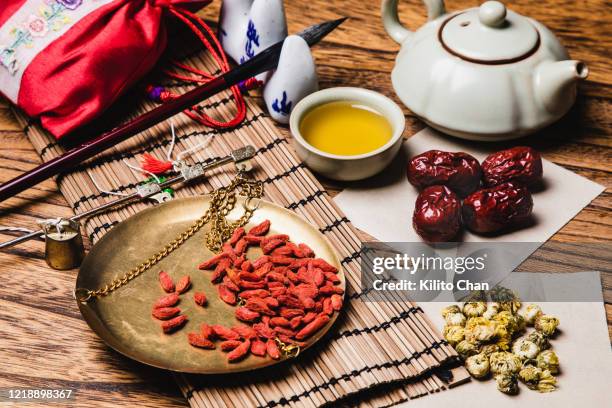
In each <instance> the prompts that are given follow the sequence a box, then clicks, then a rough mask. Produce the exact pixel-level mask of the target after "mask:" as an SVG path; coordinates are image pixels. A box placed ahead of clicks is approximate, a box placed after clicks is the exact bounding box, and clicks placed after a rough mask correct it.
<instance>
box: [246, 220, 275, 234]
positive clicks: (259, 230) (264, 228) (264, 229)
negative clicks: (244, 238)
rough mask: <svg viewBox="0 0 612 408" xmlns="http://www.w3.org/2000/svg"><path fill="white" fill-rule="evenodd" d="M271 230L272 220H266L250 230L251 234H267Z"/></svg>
mask: <svg viewBox="0 0 612 408" xmlns="http://www.w3.org/2000/svg"><path fill="white" fill-rule="evenodd" d="M269 230H270V220H265V221H263V222H262V223H261V224H258V225H256V226H254V227H253V228H251V229H250V230H249V235H265V234H267V233H268V231H269Z"/></svg>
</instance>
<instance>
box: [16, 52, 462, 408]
mask: <svg viewBox="0 0 612 408" xmlns="http://www.w3.org/2000/svg"><path fill="white" fill-rule="evenodd" d="M183 62H185V63H188V64H190V65H192V66H196V67H198V68H200V69H204V70H207V71H208V72H214V71H215V68H214V67H215V65H214V63H213V61H212V59H210V58H209V57H208V54H205V53H200V54H198V55H195V56H193V55H192V56H190V57H186V58H185V59H184V61H183ZM166 85H167V86H172V87H173V88H174V89H173V90H174V91H175V92H179V93H182V92H185V91H186V90H187V89H189V87H190V84H188V83H182V82H174V83H167V84H166ZM153 107H154V105H153V104H152V103H151V102H148V101H146V100H144V99H143V100H142V101H141V102H140V103H138V104H137V105H136V106H134V109H133V111H132V112H129V113H128V114H129V115H132V116H135V115H138V114H140V113H142V112H144V111H146V110H149V109H151V108H153ZM201 109H202V110H204V111H205V112H208V113H210V114H212V115H214V116H216V117H218V118H223V119H229V118H230V116H231V114H232V113H233V109H234V108H233V104H232V98H231V96H230V94H229V93H226V94H220V95H217V96H216V97H214V98H211V99H210V100H208V101H206V105H201ZM247 111H248V113H247V118H246V120H245V121H244V122H243V124H242V125H241V126H240V127H239V128H236V129H233V130H211V129H206V128H203V127H202V126H200V125H198V124H196V123H195V122H193V121H191V120H190V119H188V118H187V117H186V116H185V115H183V114H179V115H177V116H176V117H174V118H173V122H174V124H175V126H176V131H177V145H176V147H175V149H176V150H175V152H179V151H183V150H186V149H189V148H193V147H195V146H197V145H198V144H200V143H202V142H203V141H204V140H205V139H206V138H210V143H209V144H208V145H207V147H206V148H205V149H204V150H198V151H196V152H195V153H194V154H193V155H192V156H191V158H192V159H193V160H196V161H210V160H212V159H214V158H216V157H221V156H224V155H226V154H227V153H229V152H230V151H231V150H233V149H236V148H238V147H241V146H244V145H247V144H251V145H253V146H254V147H255V148H256V149H257V156H256V157H255V159H254V160H253V163H254V165H255V168H254V170H253V172H252V175H253V176H254V177H256V178H258V179H260V180H263V182H264V184H265V198H266V199H268V200H270V201H273V202H275V203H277V204H279V205H282V206H284V207H285V208H288V209H290V210H292V211H294V212H296V213H297V214H299V215H300V216H302V217H303V218H304V219H306V220H308V221H309V222H310V223H312V224H313V225H315V226H317V227H318V228H319V229H320V231H321V232H322V233H323V234H325V235H326V236H327V238H328V239H329V240H330V242H331V243H332V245H334V246H335V248H336V250H337V251H338V253H339V254H340V256H341V257H342V258H343V259H342V265H343V266H344V269H345V274H346V277H347V299H348V301H347V303H346V305H345V307H344V309H343V312H342V316H341V318H340V319H339V321H338V324H337V325H336V326H335V327H334V328H333V330H332V331H333V333H332V334H331V335H330V336H328V337H327V338H326V339H325V340H323V341H321V342H320V344H318V345H317V346H316V347H313V348H312V349H310V350H308V351H307V352H305V353H304V354H303V355H301V356H300V357H299V358H297V359H296V360H294V361H291V362H290V363H285V364H281V365H278V366H277V367H274V368H272V369H268V370H263V371H261V372H257V373H248V374H244V375H232V376H221V377H209V376H194V375H189V376H187V375H181V374H177V375H176V378H177V382H178V384H179V385H180V387H181V389H182V391H183V393H184V394H185V396H186V398H187V399H188V401H189V403H190V404H191V405H192V406H194V407H202V408H204V407H217V406H219V407H224V406H227V407H254V406H259V407H276V406H320V405H323V404H325V403H331V402H334V401H339V400H342V401H343V403H347V404H348V403H350V404H351V405H364V406H377V407H378V406H389V405H393V404H396V403H398V402H400V401H406V400H409V399H411V398H414V397H417V396H421V395H425V394H428V393H432V392H437V391H440V390H443V389H446V388H447V387H448V386H449V384H454V383H458V382H461V381H463V380H465V378H466V377H467V375H466V372H465V370H463V369H462V368H459V369H454V370H453V374H454V377H453V379H452V380H451V379H450V377H449V371H448V369H447V368H448V366H449V365H450V364H451V363H455V362H456V353H455V352H454V350H453V349H452V347H450V346H449V345H448V344H447V343H446V342H445V341H444V340H443V339H442V337H441V336H440V334H439V333H438V332H437V331H436V330H435V328H434V327H433V326H432V324H431V322H430V321H429V319H428V318H427V316H425V314H424V313H423V311H422V310H421V308H420V307H419V306H418V305H416V304H414V303H411V302H399V301H398V302H389V303H382V302H364V301H363V297H364V293H362V291H361V288H360V285H359V282H360V274H359V261H360V256H361V253H360V244H361V242H360V241H359V239H358V237H357V234H356V233H355V230H354V227H353V226H352V225H351V223H350V221H349V220H348V219H347V218H346V217H345V216H344V215H343V214H342V213H341V212H340V210H339V209H338V208H337V207H336V205H335V204H334V202H333V200H332V199H331V198H330V197H329V196H328V194H327V193H326V191H325V190H324V188H323V187H322V186H321V184H320V183H319V182H318V181H317V180H316V179H315V177H314V176H313V175H312V174H311V173H310V171H309V170H308V169H306V168H305V167H304V164H303V163H302V162H301V161H300V160H299V159H298V158H297V157H296V156H295V154H294V151H293V149H292V148H291V146H290V143H289V141H288V139H287V137H286V136H285V134H286V132H285V131H281V130H280V129H279V128H278V127H276V125H275V124H274V122H273V121H272V120H271V119H270V118H269V117H268V116H267V115H266V114H265V113H264V112H263V111H262V110H261V109H260V107H259V106H257V104H256V103H254V102H253V101H252V100H248V101H247ZM17 115H18V118H19V120H20V122H21V123H22V125H23V126H24V132H25V133H26V134H27V136H28V138H29V139H30V140H31V142H32V143H33V145H34V147H35V148H36V149H37V151H38V152H39V153H40V155H41V157H42V158H43V160H45V161H47V160H50V159H52V158H54V157H56V156H58V155H60V154H61V153H63V152H64V149H63V148H62V147H61V146H60V145H58V144H57V143H56V142H55V140H54V139H53V138H52V137H51V136H50V135H49V134H48V133H46V132H45V131H44V130H42V129H41V128H40V126H38V125H37V124H36V123H33V122H32V121H30V120H28V119H27V118H26V117H24V116H23V115H22V114H21V113H20V112H17ZM170 144H171V137H170V132H169V123H163V124H160V125H158V126H155V127H153V128H151V129H149V130H147V131H145V132H142V133H141V134H139V135H138V136H136V137H134V138H132V139H130V140H128V141H126V142H123V143H121V144H119V145H117V146H115V147H114V148H112V149H110V150H109V151H107V152H105V153H103V154H101V155H98V156H96V157H95V158H93V159H92V160H90V161H88V162H87V163H84V164H83V165H81V166H80V167H79V168H78V169H76V170H75V171H73V172H71V173H68V174H64V175H62V176H61V177H59V178H58V184H59V188H60V190H61V192H62V194H63V195H64V196H65V197H66V199H67V200H68V202H69V203H70V205H71V206H72V208H73V209H74V211H75V213H80V212H84V211H86V210H88V209H91V208H94V207H97V206H99V205H101V204H103V203H105V202H108V201H111V200H113V199H115V198H116V197H114V196H112V195H111V194H107V193H104V192H101V191H100V190H98V188H97V187H96V186H95V184H94V182H93V181H92V177H93V178H95V180H96V181H97V183H98V185H101V186H102V188H103V189H104V190H107V191H111V192H114V193H122V192H132V191H134V187H135V186H136V185H137V184H138V183H140V182H142V181H143V176H142V175H140V174H134V172H132V171H131V170H130V169H129V168H128V167H127V166H126V165H125V164H124V163H123V160H126V161H128V162H129V163H131V164H132V165H138V164H139V159H140V156H141V154H142V153H144V152H149V153H152V154H154V155H155V156H156V157H158V158H162V157H165V155H166V152H167V149H168V147H169V145H170ZM234 174H235V172H234V170H233V169H231V170H230V167H228V166H225V167H224V168H222V169H217V170H213V171H212V172H211V173H210V174H209V175H208V177H207V178H206V179H205V180H204V181H202V182H200V183H192V184H190V185H188V186H186V187H183V188H181V189H179V190H178V191H177V192H176V197H187V196H192V195H195V194H205V193H207V192H210V191H211V190H213V189H215V188H218V187H221V186H224V185H227V184H228V183H229V182H230V180H231V179H232V177H233V176H234ZM150 205H152V204H151V203H135V204H132V205H129V206H125V207H122V208H120V209H117V210H113V211H109V212H107V213H104V214H101V215H98V216H95V217H92V218H90V219H88V220H87V221H86V222H85V225H84V229H85V231H86V233H87V234H88V236H89V238H90V240H91V241H92V242H95V241H96V240H98V239H99V238H100V237H101V236H103V235H104V234H105V233H106V232H107V231H108V230H110V229H111V228H112V227H113V226H115V225H116V224H118V223H119V222H120V221H122V220H124V219H126V218H128V217H129V216H131V215H133V214H135V213H137V212H138V211H141V210H142V209H144V208H146V207H148V206H150ZM50 215H52V214H50ZM443 379H445V380H446V382H445V381H443ZM390 383H392V384H393V385H389V384H390ZM374 387H375V389H373V390H371V391H369V392H367V393H363V392H360V391H363V390H365V389H370V388H374Z"/></svg>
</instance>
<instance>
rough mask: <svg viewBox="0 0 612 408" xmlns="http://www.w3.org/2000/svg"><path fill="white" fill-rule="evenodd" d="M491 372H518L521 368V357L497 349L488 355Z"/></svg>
mask: <svg viewBox="0 0 612 408" xmlns="http://www.w3.org/2000/svg"><path fill="white" fill-rule="evenodd" d="M489 363H490V365H491V372H492V373H493V374H511V373H518V372H519V370H520V369H521V359H520V358H518V357H517V356H515V355H514V354H512V353H509V352H507V351H499V352H497V353H492V354H491V355H490V356H489Z"/></svg>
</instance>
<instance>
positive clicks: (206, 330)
mask: <svg viewBox="0 0 612 408" xmlns="http://www.w3.org/2000/svg"><path fill="white" fill-rule="evenodd" d="M200 334H201V335H202V336H204V337H206V338H207V339H211V338H213V337H214V336H215V332H214V331H213V329H212V327H210V326H209V325H207V324H206V323H202V324H201V325H200Z"/></svg>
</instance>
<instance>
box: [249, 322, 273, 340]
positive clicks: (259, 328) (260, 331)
mask: <svg viewBox="0 0 612 408" xmlns="http://www.w3.org/2000/svg"><path fill="white" fill-rule="evenodd" d="M253 329H254V330H255V332H256V333H257V335H258V336H259V337H263V338H266V339H273V338H274V336H275V335H276V333H275V332H274V330H272V329H271V328H270V326H268V325H266V324H265V323H255V324H254V325H253Z"/></svg>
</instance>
